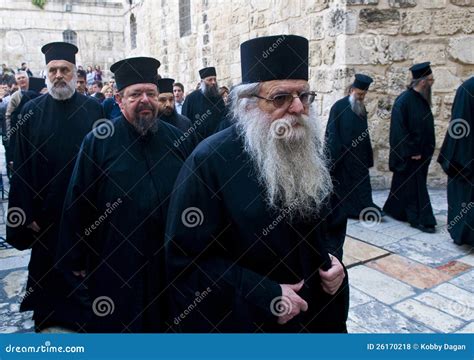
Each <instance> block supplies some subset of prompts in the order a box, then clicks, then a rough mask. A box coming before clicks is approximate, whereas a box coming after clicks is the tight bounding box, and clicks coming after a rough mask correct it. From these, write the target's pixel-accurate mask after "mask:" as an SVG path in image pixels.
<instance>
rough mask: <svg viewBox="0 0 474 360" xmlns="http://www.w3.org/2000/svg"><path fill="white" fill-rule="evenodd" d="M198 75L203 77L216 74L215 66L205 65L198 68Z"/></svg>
mask: <svg viewBox="0 0 474 360" xmlns="http://www.w3.org/2000/svg"><path fill="white" fill-rule="evenodd" d="M199 76H200V77H201V79H205V78H207V77H208V76H216V68H215V67H213V66H211V67H205V68H203V69H201V70H199Z"/></svg>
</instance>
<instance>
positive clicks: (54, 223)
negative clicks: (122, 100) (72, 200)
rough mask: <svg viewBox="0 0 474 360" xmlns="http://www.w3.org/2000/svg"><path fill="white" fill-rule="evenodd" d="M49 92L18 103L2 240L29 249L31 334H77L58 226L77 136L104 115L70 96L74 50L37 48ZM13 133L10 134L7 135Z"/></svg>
mask: <svg viewBox="0 0 474 360" xmlns="http://www.w3.org/2000/svg"><path fill="white" fill-rule="evenodd" d="M41 51H42V52H43V53H44V54H45V58H46V64H47V65H46V66H47V78H46V86H47V88H48V93H47V94H44V95H41V96H39V97H37V98H35V99H33V100H30V101H29V102H27V103H26V104H25V106H24V107H23V109H22V111H21V115H20V118H19V119H18V122H17V126H16V128H15V129H13V128H12V129H11V131H12V135H11V136H16V147H15V154H14V168H13V177H12V180H11V188H10V198H9V204H8V205H9V208H8V214H7V241H8V242H9V243H10V244H11V245H13V246H14V247H15V248H17V249H19V250H24V249H28V248H31V249H32V251H31V259H30V264H29V266H28V270H29V273H28V283H27V285H26V289H27V294H28V295H27V296H25V297H24V298H23V301H22V304H21V307H20V311H29V310H33V311H34V314H33V320H34V321H35V330H36V331H38V332H43V331H58V328H59V331H66V330H79V329H80V325H78V324H77V323H76V321H77V320H78V319H79V318H77V317H75V315H74V314H72V313H71V312H70V311H68V310H67V309H68V304H69V303H71V302H81V301H82V299H80V295H78V294H80V291H78V292H76V293H75V296H74V297H72V296H68V295H69V293H70V290H71V289H68V285H67V284H66V282H65V281H64V280H63V278H62V277H61V275H60V274H59V273H58V271H57V270H56V269H55V261H54V259H55V255H56V247H57V245H58V239H59V234H58V233H59V222H60V219H61V210H62V207H63V202H64V197H65V195H66V190H67V186H68V183H69V178H70V176H71V173H72V169H73V166H74V160H75V158H76V155H77V153H78V151H79V148H80V146H81V143H82V140H83V138H84V136H85V135H86V134H87V133H88V132H89V131H91V130H92V128H93V124H94V123H95V122H96V121H97V120H98V119H101V118H102V117H103V115H102V107H101V106H100V104H99V103H98V102H97V101H95V100H93V99H90V98H87V97H86V96H84V95H81V94H78V93H77V92H76V81H77V75H76V74H77V69H76V65H75V54H76V53H77V51H78V49H77V47H76V46H74V45H72V44H69V43H64V42H55V43H49V44H46V45H44V46H43V47H42V49H41ZM13 130H15V131H13ZM52 329H54V330H52Z"/></svg>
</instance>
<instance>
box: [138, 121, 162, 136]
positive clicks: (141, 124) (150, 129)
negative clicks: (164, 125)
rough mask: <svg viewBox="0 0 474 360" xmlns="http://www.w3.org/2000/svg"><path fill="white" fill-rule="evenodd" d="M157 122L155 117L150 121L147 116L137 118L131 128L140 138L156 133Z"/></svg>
mask: <svg viewBox="0 0 474 360" xmlns="http://www.w3.org/2000/svg"><path fill="white" fill-rule="evenodd" d="M158 121H159V120H158V118H157V117H154V118H153V119H151V120H150V119H149V118H148V117H147V116H138V117H137V118H136V120H135V121H134V122H133V126H134V127H135V130H137V132H138V133H139V134H140V135H141V136H145V135H147V134H154V133H156V132H157V131H158Z"/></svg>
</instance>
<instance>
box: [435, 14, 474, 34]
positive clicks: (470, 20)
mask: <svg viewBox="0 0 474 360" xmlns="http://www.w3.org/2000/svg"><path fill="white" fill-rule="evenodd" d="M433 30H434V32H435V34H437V35H453V34H456V33H458V32H461V31H462V32H464V33H466V34H470V33H472V32H473V31H474V17H473V16H472V14H470V13H469V12H466V11H465V10H444V11H437V12H435V14H434V16H433Z"/></svg>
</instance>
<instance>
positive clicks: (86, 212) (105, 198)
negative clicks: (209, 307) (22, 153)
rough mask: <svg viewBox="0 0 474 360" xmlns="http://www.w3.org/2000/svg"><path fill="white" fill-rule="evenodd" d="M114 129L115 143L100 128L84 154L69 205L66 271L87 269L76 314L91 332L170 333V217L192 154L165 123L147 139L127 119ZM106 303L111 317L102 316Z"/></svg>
mask: <svg viewBox="0 0 474 360" xmlns="http://www.w3.org/2000/svg"><path fill="white" fill-rule="evenodd" d="M112 122H113V129H114V131H113V134H112V136H110V137H106V138H104V139H102V138H100V136H99V137H96V135H97V134H100V132H101V128H98V129H97V131H96V132H92V133H90V134H89V135H87V137H86V138H85V140H84V143H83V144H82V147H81V150H80V152H79V155H78V159H77V162H76V165H75V167H74V172H73V174H72V177H71V182H70V184H69V188H68V192H67V196H66V200H65V204H64V211H63V220H62V223H61V243H60V246H59V251H58V260H59V266H60V268H61V269H63V270H64V271H65V273H66V274H67V273H70V272H71V271H78V270H81V269H85V270H86V273H87V276H86V278H85V280H84V281H83V283H82V284H81V285H82V286H85V287H87V289H88V296H89V303H87V302H86V303H85V304H83V305H84V306H83V307H82V308H80V307H78V308H76V309H71V312H74V313H77V314H78V316H82V319H81V320H82V321H81V323H87V324H86V326H85V328H84V329H85V331H88V332H159V331H164V330H165V329H166V327H165V321H166V317H167V312H166V303H167V298H166V297H165V293H164V289H165V286H164V279H165V275H164V271H165V266H164V250H163V244H164V231H165V222H166V213H167V209H168V203H169V198H170V195H171V191H172V189H173V184H174V181H175V178H176V176H177V175H178V171H179V170H180V168H181V166H182V164H183V163H184V161H185V159H186V157H187V156H188V155H189V154H190V153H191V150H192V149H191V148H188V144H187V142H180V140H179V138H180V137H181V135H182V133H181V131H179V130H178V129H176V128H175V127H173V126H171V125H169V124H167V123H165V122H162V121H159V127H158V130H157V132H156V133H155V134H153V135H151V134H148V135H146V136H144V137H143V136H140V135H139V134H138V133H137V132H136V131H135V129H134V127H133V126H132V125H131V124H130V123H129V122H128V121H127V120H126V119H125V118H124V117H123V116H121V117H118V118H116V119H114V120H112ZM104 126H106V125H104ZM106 131H107V129H106V128H105V127H104V128H103V133H106ZM78 289H79V288H78ZM104 297H106V298H104ZM100 299H104V300H102V301H104V306H105V304H106V303H107V302H108V303H109V304H110V305H111V306H113V309H114V310H113V312H112V313H110V314H108V315H106V316H101V315H103V313H101V312H100V311H98V309H100V308H99V303H100V301H101V300H100ZM94 301H97V303H96V306H94ZM87 306H88V308H86V307H87ZM110 309H111V308H110Z"/></svg>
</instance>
